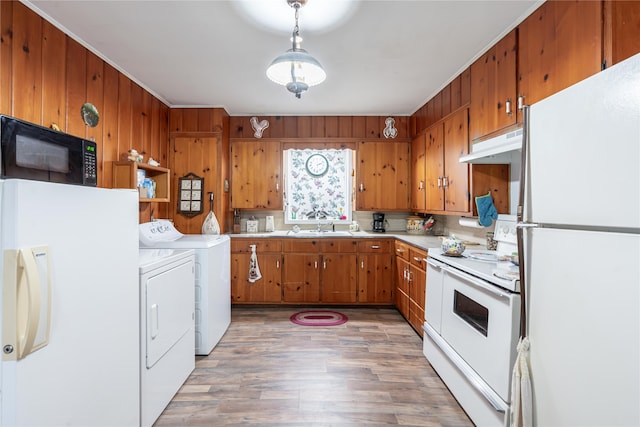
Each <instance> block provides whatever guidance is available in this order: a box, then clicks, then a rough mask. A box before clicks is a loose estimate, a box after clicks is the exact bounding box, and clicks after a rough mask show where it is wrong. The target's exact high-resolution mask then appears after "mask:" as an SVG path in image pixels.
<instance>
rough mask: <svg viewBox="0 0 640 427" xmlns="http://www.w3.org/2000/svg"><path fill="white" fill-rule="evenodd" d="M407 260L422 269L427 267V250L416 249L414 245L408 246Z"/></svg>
mask: <svg viewBox="0 0 640 427" xmlns="http://www.w3.org/2000/svg"><path fill="white" fill-rule="evenodd" d="M409 262H410V263H411V265H414V266H416V267H418V268H421V269H423V270H426V269H427V251H423V250H422V249H417V248H414V247H410V248H409Z"/></svg>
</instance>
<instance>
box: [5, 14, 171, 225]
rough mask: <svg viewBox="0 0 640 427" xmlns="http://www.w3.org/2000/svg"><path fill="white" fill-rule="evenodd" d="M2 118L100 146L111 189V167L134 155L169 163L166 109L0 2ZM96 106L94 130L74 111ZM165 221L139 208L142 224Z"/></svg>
mask: <svg viewBox="0 0 640 427" xmlns="http://www.w3.org/2000/svg"><path fill="white" fill-rule="evenodd" d="M0 25H1V28H0V36H1V39H0V113H2V114H7V115H10V116H14V117H17V118H20V119H23V120H26V121H29V122H32V123H36V124H39V125H42V126H45V127H50V126H51V125H52V124H53V123H55V124H57V125H58V126H59V127H60V129H61V130H62V131H64V132H67V133H70V134H72V135H76V136H79V137H82V138H86V139H91V138H93V139H95V141H96V142H97V144H98V150H99V152H98V162H99V165H98V166H99V169H98V186H99V187H106V188H110V187H111V186H112V171H111V162H112V161H114V160H118V159H119V158H120V156H121V155H122V154H123V153H126V152H127V151H129V150H130V149H132V148H133V149H136V150H138V152H139V153H141V154H143V155H144V161H147V159H148V158H149V157H153V158H154V159H155V160H157V161H159V162H160V165H161V166H166V165H167V160H168V156H167V153H168V146H169V144H168V126H167V124H168V116H169V107H168V106H166V105H165V104H164V103H162V102H161V101H160V100H158V99H157V98H155V97H154V96H153V95H151V94H150V93H149V92H147V91H146V90H144V89H143V88H142V87H140V86H139V85H138V84H136V83H135V82H133V81H132V80H131V79H129V78H128V77H127V76H125V75H124V74H122V73H120V72H119V71H118V70H116V69H115V68H113V67H112V66H111V65H109V64H108V63H106V62H105V61H103V60H102V59H100V58H99V57H98V56H96V55H95V54H93V53H92V52H90V51H89V50H88V49H86V48H84V47H83V46H82V45H80V44H79V43H78V42H76V41H74V40H73V39H71V38H70V37H69V36H67V35H66V34H64V33H63V32H62V31H60V30H59V29H57V28H56V27H54V26H53V25H52V24H51V23H49V22H48V21H46V20H45V19H43V18H42V17H40V16H39V15H38V14H36V13H35V12H33V11H32V10H31V9H29V8H27V7H26V6H25V5H23V4H22V3H19V2H17V1H0ZM85 102H90V103H92V104H93V105H95V106H96V108H97V109H98V112H99V113H100V121H99V123H98V126H96V127H93V128H91V127H88V126H86V125H85V124H84V122H83V120H82V116H81V114H80V108H81V107H82V105H83V104H84V103H85ZM151 210H153V211H154V215H155V216H156V217H166V214H167V206H166V203H152V204H149V203H145V204H141V219H142V218H144V217H148V216H150V215H151Z"/></svg>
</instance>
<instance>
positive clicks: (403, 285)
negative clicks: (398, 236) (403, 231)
mask: <svg viewBox="0 0 640 427" xmlns="http://www.w3.org/2000/svg"><path fill="white" fill-rule="evenodd" d="M395 249H396V251H395V253H396V281H395V285H396V289H395V298H394V301H395V304H396V307H397V309H398V311H399V312H400V314H402V316H404V318H405V319H409V276H408V274H409V245H408V244H406V243H403V242H400V241H396V243H395Z"/></svg>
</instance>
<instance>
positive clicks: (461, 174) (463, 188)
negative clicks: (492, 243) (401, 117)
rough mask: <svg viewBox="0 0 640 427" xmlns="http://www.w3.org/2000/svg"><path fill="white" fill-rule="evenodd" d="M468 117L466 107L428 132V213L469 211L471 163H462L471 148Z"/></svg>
mask: <svg viewBox="0 0 640 427" xmlns="http://www.w3.org/2000/svg"><path fill="white" fill-rule="evenodd" d="M467 117H468V112H467V110H466V109H463V110H459V111H458V112H457V113H455V114H453V115H451V116H449V117H447V118H446V119H445V120H443V121H441V122H438V123H436V124H435V125H433V126H432V127H431V128H429V130H428V132H427V143H426V207H425V210H426V211H427V212H433V213H439V212H447V213H467V212H469V209H470V202H469V166H468V165H467V164H465V163H460V162H459V159H460V157H461V156H463V155H465V154H467V153H468V151H469V139H468V124H467V123H468V119H467Z"/></svg>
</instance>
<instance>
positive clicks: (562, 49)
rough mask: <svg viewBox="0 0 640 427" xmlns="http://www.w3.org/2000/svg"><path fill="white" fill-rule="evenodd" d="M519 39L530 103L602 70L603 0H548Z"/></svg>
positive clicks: (522, 91)
mask: <svg viewBox="0 0 640 427" xmlns="http://www.w3.org/2000/svg"><path fill="white" fill-rule="evenodd" d="M614 3H618V2H614ZM621 3H625V2H621ZM632 3H633V2H632ZM636 9H637V6H636ZM633 38H635V39H636V40H637V39H638V34H637V27H636V33H635V34H634V35H633ZM518 39H519V40H518V46H519V51H518V95H520V96H523V97H524V103H526V104H528V105H531V104H534V103H536V102H538V101H540V100H542V99H544V98H546V97H548V96H550V95H553V94H554V93H556V92H558V91H560V90H562V89H565V88H567V87H569V86H571V85H573V84H574V83H577V82H579V81H581V80H584V79H585V78H587V77H589V76H591V75H593V74H596V73H597V72H599V71H600V70H601V68H602V2H597V1H547V2H545V3H544V4H542V6H540V7H539V8H538V9H537V10H536V11H534V12H533V13H532V14H531V15H530V16H529V17H527V19H525V20H524V21H523V22H522V23H521V24H520V26H519V27H518ZM472 105H473V104H472ZM472 114H473V113H472ZM519 121H521V119H519Z"/></svg>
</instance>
